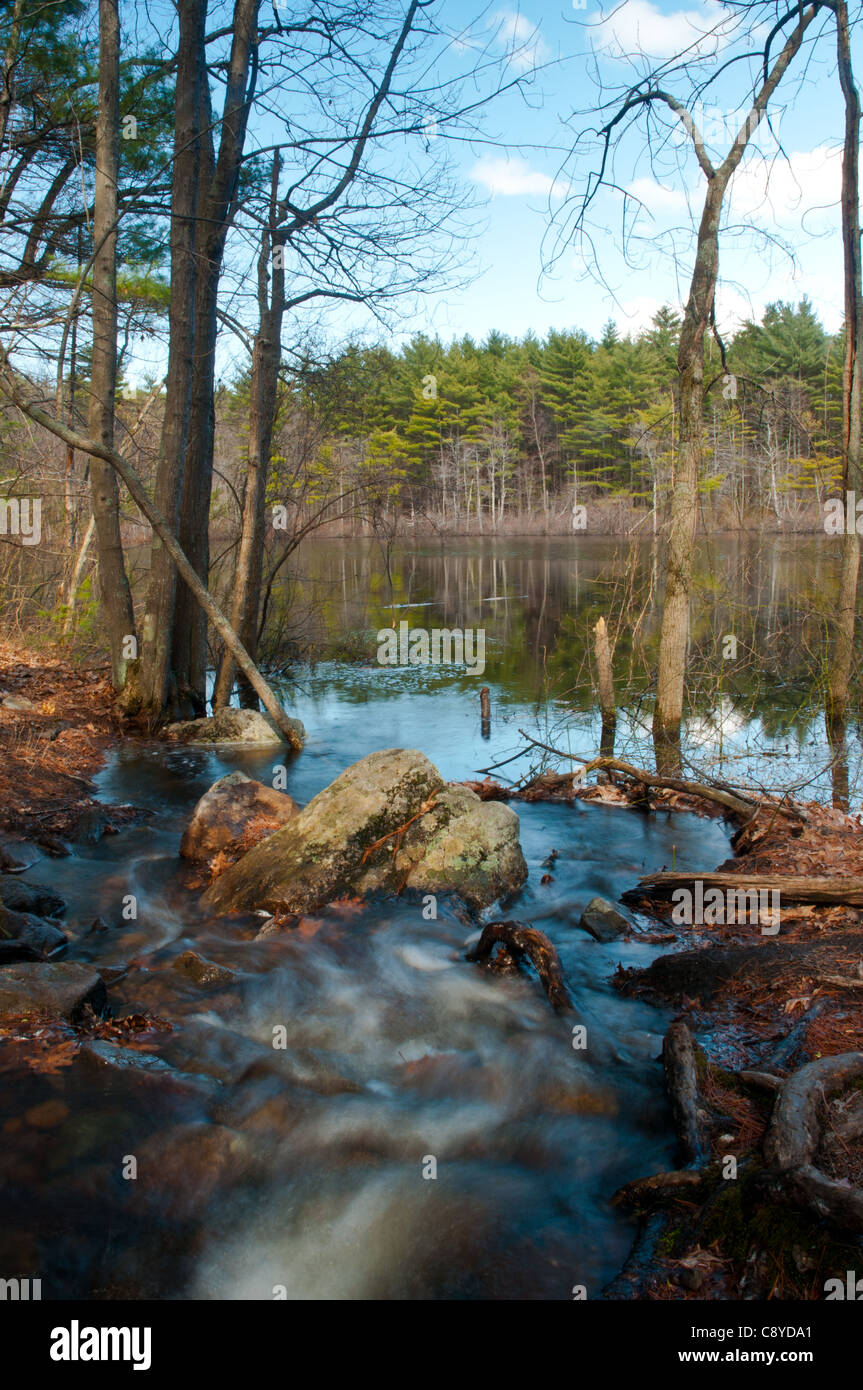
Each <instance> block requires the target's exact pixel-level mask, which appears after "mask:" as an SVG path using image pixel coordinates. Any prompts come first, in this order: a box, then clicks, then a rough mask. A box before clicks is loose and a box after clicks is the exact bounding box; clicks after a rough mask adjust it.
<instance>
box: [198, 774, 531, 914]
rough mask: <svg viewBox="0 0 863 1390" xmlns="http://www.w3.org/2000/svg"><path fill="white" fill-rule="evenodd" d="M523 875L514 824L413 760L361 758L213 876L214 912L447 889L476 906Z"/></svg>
mask: <svg viewBox="0 0 863 1390" xmlns="http://www.w3.org/2000/svg"><path fill="white" fill-rule="evenodd" d="M526 876H527V866H526V864H525V862H524V856H523V855H522V852H521V848H520V846H519V843H518V817H517V816H516V815H515V813H514V812H513V811H512V810H510V808H509V807H508V806H504V805H502V804H501V803H499V802H482V801H480V799H479V797H477V796H475V795H474V794H473V792H470V791H468V790H467V789H466V788H462V787H449V786H447V784H446V783H445V782H444V780H443V778H442V777H441V775H440V773H439V772H438V770H437V768H436V767H434V766H433V764H432V763H430V762H429V760H428V758H426V757H425V756H424V755H423V754H422V753H418V752H415V751H412V750H405V749H399V748H393V749H389V750H387V751H385V752H381V753H371V754H369V756H368V757H366V758H362V759H361V760H360V761H359V762H357V763H354V764H353V766H352V767H349V768H347V770H346V771H345V772H343V773H342V774H341V776H340V777H337V778H336V780H335V782H333V783H331V785H330V786H329V787H326V788H325V789H324V790H323V791H322V792H319V793H318V795H317V796H316V797H314V799H313V800H312V801H310V802H309V804H308V806H306V808H305V809H304V810H303V811H301V812H300V813H299V814H298V815H297V816H295V817H294V819H293V820H292V821H290V822H289V824H288V825H286V826H285V827H284V829H283V830H278V831H276V833H275V834H274V835H271V836H270V837H269V838H268V839H267V840H265V841H264V842H263V843H262V844H260V845H258V846H257V847H256V848H255V849H253V850H250V851H249V853H248V854H246V855H244V856H243V858H242V859H241V860H240V861H239V863H237V864H235V865H233V867H232V868H230V869H228V870H227V871H226V872H225V873H224V874H222V875H221V877H219V878H218V879H216V881H215V883H213V884H212V885H211V887H210V888H209V889H208V891H207V892H206V894H205V895H204V904H205V906H207V907H209V908H211V909H212V910H214V911H216V912H232V911H239V910H243V909H252V908H267V909H268V910H269V911H271V912H309V911H313V910H314V909H316V908H318V907H321V906H323V905H324V904H325V903H328V902H332V901H333V900H334V899H335V898H338V897H343V896H344V895H346V894H357V893H359V894H362V893H367V892H371V891H373V890H379V891H380V890H382V891H395V890H398V889H400V888H402V887H403V886H408V887H410V888H415V889H417V890H418V891H420V892H430V893H435V892H455V893H458V894H460V895H461V896H462V897H464V898H465V899H466V900H467V901H468V902H470V903H472V904H473V905H475V906H486V905H488V904H489V903H492V902H494V901H495V900H496V899H497V898H498V897H500V896H501V895H502V894H503V893H507V892H511V891H512V890H514V889H515V888H517V887H519V886H520V885H521V884H522V883H523V882H524V879H525V878H526Z"/></svg>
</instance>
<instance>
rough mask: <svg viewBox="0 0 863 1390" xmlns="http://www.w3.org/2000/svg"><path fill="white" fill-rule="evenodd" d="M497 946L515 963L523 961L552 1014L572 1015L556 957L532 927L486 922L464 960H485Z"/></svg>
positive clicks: (521, 923) (555, 952) (570, 1001)
mask: <svg viewBox="0 0 863 1390" xmlns="http://www.w3.org/2000/svg"><path fill="white" fill-rule="evenodd" d="M498 945H500V946H502V947H503V948H504V950H505V951H507V952H509V954H510V956H512V958H513V959H514V960H516V961H520V960H522V959H523V958H524V957H525V956H526V957H527V959H528V960H529V961H530V963H531V965H532V966H533V968H534V970H535V971H536V973H537V975H538V976H539V978H540V980H541V982H542V986H543V989H544V990H545V992H546V994H547V996H548V1001H549V1003H550V1004H551V1006H552V1008H553V1009H554V1010H555V1012H557V1013H572V1012H574V1009H573V1004H572V1000H571V999H570V997H569V992H568V990H567V988H566V985H565V983H564V978H563V969H562V967H561V964H560V957H559V956H558V954H557V951H556V950H555V948H554V946H553V945H552V944H551V942H550V941H549V939H548V937H547V936H545V935H544V934H543V933H542V932H541V931H537V930H536V928H535V927H528V926H526V925H525V923H524V922H489V923H488V925H487V926H485V927H483V930H482V936H481V937H480V939H479V941H478V942H477V944H476V946H475V947H474V948H473V950H472V951H468V953H467V955H466V956H465V960H469V961H486V960H489V959H490V957H491V955H492V952H493V951H494V949H495V947H496V946H498Z"/></svg>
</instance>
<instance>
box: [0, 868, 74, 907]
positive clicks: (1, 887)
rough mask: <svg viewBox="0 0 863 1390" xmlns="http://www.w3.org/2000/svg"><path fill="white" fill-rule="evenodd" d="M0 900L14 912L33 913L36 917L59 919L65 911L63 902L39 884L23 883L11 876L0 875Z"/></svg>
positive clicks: (55, 894)
mask: <svg viewBox="0 0 863 1390" xmlns="http://www.w3.org/2000/svg"><path fill="white" fill-rule="evenodd" d="M0 899H2V902H3V906H4V907H11V908H12V909H13V910H14V911H15V912H34V913H35V914H36V916H37V917H59V916H60V914H61V913H62V912H65V910H66V904H65V902H64V900H63V899H62V898H61V897H59V895H58V894H57V893H52V891H51V889H50V888H43V886H42V884H41V883H24V881H23V880H22V879H20V878H17V877H15V876H14V875H12V874H4V873H0Z"/></svg>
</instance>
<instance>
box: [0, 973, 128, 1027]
mask: <svg viewBox="0 0 863 1390" xmlns="http://www.w3.org/2000/svg"><path fill="white" fill-rule="evenodd" d="M106 1003H107V996H106V993H105V982H104V980H103V979H102V977H101V975H99V974H97V972H96V971H95V970H93V969H92V968H91V967H90V966H89V965H77V964H74V963H73V962H71V961H69V962H66V961H64V962H62V963H57V964H54V963H46V964H44V965H42V964H40V965H35V964H23V965H7V966H4V967H3V968H2V969H0V1018H20V1017H22V1016H23V1017H28V1018H65V1019H68V1020H69V1021H70V1022H74V1021H75V1019H77V1018H79V1017H80V1015H81V1014H82V1013H83V1012H84V1011H85V1009H86V1008H87V1007H88V1005H89V1007H90V1008H91V1009H92V1010H93V1012H94V1013H97V1014H99V1013H101V1012H102V1011H103V1010H104V1008H105V1006H106Z"/></svg>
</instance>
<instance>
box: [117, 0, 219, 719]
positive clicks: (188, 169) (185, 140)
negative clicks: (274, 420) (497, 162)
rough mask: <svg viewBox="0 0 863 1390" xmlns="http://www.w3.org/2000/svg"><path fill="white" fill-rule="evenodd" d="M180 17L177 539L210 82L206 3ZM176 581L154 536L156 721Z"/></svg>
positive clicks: (174, 265)
mask: <svg viewBox="0 0 863 1390" xmlns="http://www.w3.org/2000/svg"><path fill="white" fill-rule="evenodd" d="M177 9H178V12H179V19H180V30H179V47H178V63H177V82H176V94H175V99H174V167H173V178H172V187H171V210H172V217H171V301H170V308H169V335H170V342H169V349H168V377H167V383H168V384H167V392H166V398H165V415H164V420H163V424H162V438H161V442H160V446H159V465H158V471H157V474H156V489H155V505H156V509H157V510H158V512H159V513H160V514H161V515H162V516H164V518H165V520H166V523H167V525H168V527H169V529H170V531H171V533H172V534H173V535H176V532H177V527H178V524H179V518H180V500H181V497H182V489H183V474H184V469H185V459H186V445H187V442H188V437H189V412H190V406H191V398H192V379H193V373H194V352H195V283H196V274H195V271H196V265H195V219H196V215H197V210H198V161H199V156H200V135H201V130H200V124H201V91H202V87H203V83H204V81H205V80H206V78H205V51H204V28H205V21H206V15H207V0H178V3H177ZM176 588H177V575H176V571H175V568H174V565H173V563H172V560H171V557H170V554H169V552H168V548H167V547H166V546H165V545H164V543H163V542H162V541H161V540H160V539H158V537H154V540H153V547H152V552H151V562H150V584H149V590H148V594H147V612H146V617H145V619H144V628H143V633H142V638H143V641H142V668H141V686H140V692H139V693H138V692H136V701H135V705H137V706H138V707H140V708H141V709H142V710H143V711H144V712H146V713H147V715H148V716H149V717H150V718H151V719H152V720H154V721H155V720H160V719H162V718H163V716H164V712H165V708H166V705H167V703H168V694H169V682H170V678H171V670H170V659H171V650H172V644H173V630H174V612H175V606H176ZM133 707H135V706H133V705H132V704H131V703H130V708H133Z"/></svg>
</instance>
